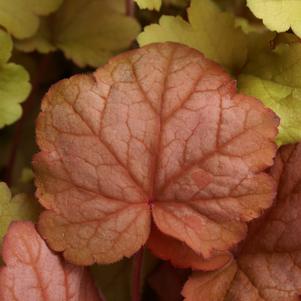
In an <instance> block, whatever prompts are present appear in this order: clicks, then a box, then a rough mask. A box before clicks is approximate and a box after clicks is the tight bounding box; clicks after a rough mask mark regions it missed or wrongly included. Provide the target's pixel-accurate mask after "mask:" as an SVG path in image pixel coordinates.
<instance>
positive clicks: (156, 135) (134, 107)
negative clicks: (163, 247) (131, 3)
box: [33, 43, 279, 264]
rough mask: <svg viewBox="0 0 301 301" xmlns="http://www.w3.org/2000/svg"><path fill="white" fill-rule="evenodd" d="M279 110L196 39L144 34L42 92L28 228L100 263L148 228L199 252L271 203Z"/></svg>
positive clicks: (236, 234)
mask: <svg viewBox="0 0 301 301" xmlns="http://www.w3.org/2000/svg"><path fill="white" fill-rule="evenodd" d="M278 122H279V121H278V118H277V117H276V115H275V114H274V113H273V112H272V111H271V110H269V109H266V108H265V107H264V106H263V105H262V104H261V103H260V102H259V101H257V100H256V99H254V98H252V97H247V96H244V95H241V94H236V87H235V81H234V80H232V79H231V78H230V77H229V76H228V75H227V74H226V73H225V72H224V71H223V70H222V69H221V68H220V67H219V66H218V65H216V64H215V63H213V62H211V61H209V60H207V59H205V58H204V56H203V55H202V54H200V53H199V52H198V51H196V50H194V49H191V48H188V47H186V46H183V45H180V44H174V43H165V44H153V45H150V46H147V47H144V48H141V49H137V50H134V51H130V52H127V53H124V54H122V55H120V56H117V57H115V58H114V59H112V60H111V61H110V62H109V63H108V64H107V65H105V66H104V67H103V68H100V69H98V70H97V71H96V72H95V73H93V74H91V75H77V76H74V77H72V78H71V79H67V80H63V81H61V82H59V83H58V84H56V85H54V86H53V87H52V88H51V89H50V91H49V92H48V93H47V94H46V96H45V98H44V100H43V104H42V113H41V114H40V116H39V118H38V122H37V142H38V144H39V147H40V149H41V152H40V153H39V154H37V155H36V156H35V157H34V160H33V165H34V169H35V173H36V185H37V188H38V190H37V196H38V199H39V201H40V202H41V204H42V205H43V206H44V207H45V208H46V209H47V211H45V212H44V213H42V216H41V218H40V222H39V229H40V231H41V233H42V235H43V236H44V237H45V238H46V239H47V241H48V242H49V244H50V246H51V247H52V248H53V249H55V250H57V251H64V255H65V257H66V258H67V259H68V260H70V261H71V262H74V263H78V264H91V263H93V262H98V263H111V262H115V261H117V260H119V259H121V258H122V257H123V256H127V257H129V256H131V255H133V254H134V253H135V252H136V251H137V250H138V249H139V248H140V247H141V246H142V245H143V244H145V243H146V241H147V239H148V237H149V234H150V230H151V219H153V222H154V223H155V224H156V226H157V227H158V229H159V230H160V231H161V232H163V233H164V234H167V235H169V236H171V237H174V238H175V239H177V240H179V241H182V242H183V243H185V244H186V245H187V246H188V247H189V248H191V249H192V250H193V251H194V252H195V253H197V254H199V255H202V256H203V257H204V258H206V259H208V258H210V257H211V256H213V255H214V254H215V252H216V251H217V252H219V251H227V250H228V249H229V248H230V247H232V246H233V245H235V244H236V243H237V242H239V241H240V240H241V239H242V238H243V237H244V236H245V233H246V230H247V225H246V223H247V222H248V221H250V220H252V219H254V218H256V217H257V216H259V215H260V214H261V212H262V210H264V209H265V208H267V207H269V206H270V205H271V202H272V199H273V197H274V194H275V184H274V181H273V180H272V178H271V177H270V176H269V175H267V174H266V173H264V172H263V170H264V169H266V168H267V167H269V166H270V165H271V164H272V163H273V157H274V154H275V151H276V146H275V142H274V139H275V136H276V134H277V125H278Z"/></svg>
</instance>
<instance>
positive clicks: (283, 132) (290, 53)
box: [238, 43, 301, 145]
mask: <svg viewBox="0 0 301 301" xmlns="http://www.w3.org/2000/svg"><path fill="white" fill-rule="evenodd" d="M238 85H239V88H240V90H241V91H242V92H244V93H245V94H248V95H252V96H255V97H257V98H258V99H260V100H261V101H262V102H263V103H264V104H265V105H266V106H268V107H269V108H271V109H272V110H273V111H274V112H275V113H276V114H277V115H278V116H279V117H280V118H281V123H280V127H279V135H278V138H277V142H278V144H279V145H283V144H287V143H293V142H296V141H300V140H301V44H297V43H294V44H280V45H278V46H277V47H276V48H275V50H270V51H269V52H267V51H265V52H262V53H260V54H258V55H257V56H253V57H252V59H251V60H250V62H249V63H248V64H247V66H246V67H245V68H244V70H243V71H242V74H241V75H240V76H239V79H238Z"/></svg>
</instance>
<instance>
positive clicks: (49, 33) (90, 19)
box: [16, 0, 140, 67]
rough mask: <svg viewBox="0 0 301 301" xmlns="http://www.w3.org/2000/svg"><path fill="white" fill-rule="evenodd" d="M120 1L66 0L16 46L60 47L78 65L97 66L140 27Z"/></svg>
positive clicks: (29, 48)
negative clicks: (123, 8) (35, 30)
mask: <svg viewBox="0 0 301 301" xmlns="http://www.w3.org/2000/svg"><path fill="white" fill-rule="evenodd" d="M122 2H123V4H124V1H122ZM120 3H121V0H117V1H114V2H113V3H112V2H110V1H109V0H105V1H104V0H103V1H95V0H65V1H64V3H63V5H62V6H61V7H60V8H59V9H58V11H57V12H56V13H55V14H54V15H52V16H51V17H49V18H45V19H44V20H43V21H42V22H41V26H40V28H39V30H38V32H37V34H36V35H35V36H34V37H32V38H29V39H25V40H20V41H16V46H17V48H18V49H19V50H23V51H33V50H38V51H40V52H42V53H47V52H50V51H53V50H55V49H60V50H62V51H63V52H64V54H65V56H66V57H67V58H70V59H72V60H73V61H74V62H75V63H76V64H77V65H79V66H81V67H83V66H86V65H90V66H94V67H97V66H99V65H101V64H103V63H105V62H106V61H107V60H108V59H109V58H110V57H111V56H112V55H114V54H116V53H119V52H121V51H122V50H124V49H126V48H128V47H129V46H130V44H131V42H132V41H133V40H134V39H135V38H136V36H137V34H138V33H139V31H140V25H139V24H138V22H137V21H136V20H135V19H134V18H131V17H127V16H125V13H124V11H123V12H122V11H121V7H120ZM123 6H124V5H123ZM83 8H84V9H83Z"/></svg>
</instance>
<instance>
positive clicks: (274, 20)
mask: <svg viewBox="0 0 301 301" xmlns="http://www.w3.org/2000/svg"><path fill="white" fill-rule="evenodd" d="M247 5H248V7H249V8H250V10H251V11H252V12H253V14H254V15H255V16H256V17H257V18H260V19H262V21H263V23H264V24H265V25H266V27H268V28H269V29H271V30H275V31H278V32H284V31H287V30H289V29H290V28H292V30H293V31H294V32H295V33H296V34H297V35H298V36H299V37H301V1H300V0H248V1H247Z"/></svg>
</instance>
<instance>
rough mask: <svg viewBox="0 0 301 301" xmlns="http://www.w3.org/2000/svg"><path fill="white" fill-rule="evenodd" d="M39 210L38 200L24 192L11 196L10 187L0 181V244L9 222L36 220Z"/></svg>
mask: <svg viewBox="0 0 301 301" xmlns="http://www.w3.org/2000/svg"><path fill="white" fill-rule="evenodd" d="M39 212H40V206H39V204H38V202H36V201H35V200H34V199H32V198H31V197H30V196H29V195H26V194H17V195H15V196H14V197H12V194H11V191H10V189H9V188H8V187H7V185H6V184H5V183H4V182H0V245H1V242H2V238H3V236H4V235H5V233H6V231H7V228H8V226H9V224H10V223H11V222H13V221H18V220H31V221H36V219H37V217H38V214H39Z"/></svg>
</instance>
